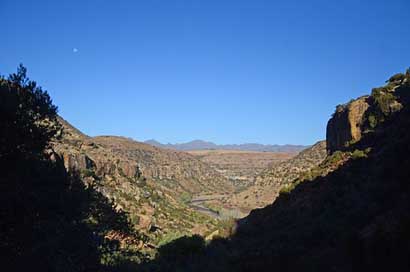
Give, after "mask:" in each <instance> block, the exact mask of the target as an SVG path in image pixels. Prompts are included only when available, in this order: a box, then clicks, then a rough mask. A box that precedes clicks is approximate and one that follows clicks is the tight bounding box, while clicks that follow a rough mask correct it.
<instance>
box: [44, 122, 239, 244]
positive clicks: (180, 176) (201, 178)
mask: <svg viewBox="0 0 410 272" xmlns="http://www.w3.org/2000/svg"><path fill="white" fill-rule="evenodd" d="M58 120H59V122H60V123H61V124H62V130H61V131H60V132H59V138H58V139H57V140H55V141H54V142H53V152H55V153H53V154H55V155H52V157H54V160H57V159H58V158H59V157H61V158H62V161H63V163H64V166H65V167H66V169H67V170H68V171H78V172H80V174H81V176H82V177H83V179H84V181H85V182H86V183H87V184H92V185H93V186H95V187H96V189H97V190H98V191H100V192H101V193H102V194H103V195H104V196H106V197H107V198H108V199H112V200H113V202H114V204H115V208H116V209H117V210H121V211H125V212H126V213H127V214H128V215H129V218H130V220H131V223H132V224H133V226H134V227H135V228H136V229H137V230H138V231H140V232H141V233H143V234H144V235H146V241H144V243H141V244H140V245H139V247H140V250H144V249H145V250H147V251H149V250H150V249H151V248H152V247H156V246H157V245H160V244H161V243H164V241H167V239H172V238H175V237H178V236H179V235H183V234H195V233H197V234H201V235H205V236H206V235H208V234H209V233H212V232H214V231H216V230H218V228H219V222H218V221H217V220H215V219H213V218H211V217H208V216H206V215H204V214H202V213H198V212H196V211H195V210H193V209H192V208H190V207H189V205H188V203H189V201H190V199H191V198H192V195H194V194H196V193H207V194H212V193H216V192H218V193H230V192H232V190H233V186H232V185H231V183H230V182H229V181H228V180H227V179H226V178H224V177H223V176H222V175H221V174H219V173H217V172H216V171H214V170H213V169H212V168H210V167H209V166H208V165H207V164H204V163H203V162H201V161H200V160H198V159H196V158H195V157H194V156H192V155H189V154H186V153H183V152H178V151H173V150H163V149H159V148H156V147H153V146H150V145H147V144H143V143H139V142H135V141H133V140H130V139H127V138H124V137H114V136H100V137H88V136H86V135H84V134H83V133H81V132H80V131H79V130H77V129H76V128H74V127H73V126H71V125H70V124H69V123H68V122H67V121H65V120H63V119H62V118H59V119H58Z"/></svg>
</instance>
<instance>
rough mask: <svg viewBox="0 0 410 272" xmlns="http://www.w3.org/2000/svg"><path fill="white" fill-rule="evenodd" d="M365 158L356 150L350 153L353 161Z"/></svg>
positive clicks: (363, 154)
mask: <svg viewBox="0 0 410 272" xmlns="http://www.w3.org/2000/svg"><path fill="white" fill-rule="evenodd" d="M366 157H367V155H366V153H365V152H364V151H363V150H358V149H356V150H355V151H353V153H352V159H354V160H356V159H360V158H366Z"/></svg>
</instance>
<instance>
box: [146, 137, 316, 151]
mask: <svg viewBox="0 0 410 272" xmlns="http://www.w3.org/2000/svg"><path fill="white" fill-rule="evenodd" d="M145 143H146V144H150V145H153V146H156V147H161V148H168V149H175V150H181V151H189V150H212V149H224V150H243V151H259V152H300V151H302V150H303V149H306V148H307V147H309V146H304V145H264V144H256V143H245V144H227V145H218V144H215V143H212V142H207V141H203V140H194V141H190V142H187V143H181V144H170V143H168V144H162V143H160V142H158V141H156V140H154V139H151V140H147V141H145Z"/></svg>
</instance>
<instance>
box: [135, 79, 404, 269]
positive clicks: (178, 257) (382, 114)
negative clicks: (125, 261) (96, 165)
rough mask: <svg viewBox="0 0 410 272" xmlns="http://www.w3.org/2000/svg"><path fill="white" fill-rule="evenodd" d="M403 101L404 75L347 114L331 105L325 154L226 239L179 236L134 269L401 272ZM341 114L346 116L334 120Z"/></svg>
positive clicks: (402, 246) (347, 107)
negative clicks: (363, 106)
mask: <svg viewBox="0 0 410 272" xmlns="http://www.w3.org/2000/svg"><path fill="white" fill-rule="evenodd" d="M409 97H410V73H409V72H407V74H406V75H396V76H395V77H393V78H392V79H390V81H389V83H388V85H387V86H385V87H383V88H378V89H374V90H373V92H372V95H371V96H369V97H367V98H366V103H368V107H367V109H366V110H365V111H362V112H361V113H354V114H351V112H350V111H349V110H348V109H349V108H351V107H350V106H351V103H349V104H347V105H343V106H342V108H338V111H337V112H336V113H335V115H334V116H333V118H332V120H331V128H329V129H330V130H332V127H339V129H338V130H335V131H332V132H331V133H328V135H329V134H330V135H329V138H328V139H327V141H328V143H329V141H332V142H331V143H330V145H329V146H330V149H329V156H328V157H327V158H326V160H325V161H324V162H323V163H322V164H321V165H320V166H319V167H317V168H315V169H313V170H311V171H310V172H308V173H306V174H305V175H304V176H305V178H304V179H300V180H297V181H295V182H294V184H293V187H294V189H293V190H287V191H283V192H282V193H281V194H280V196H279V197H278V198H277V199H276V201H275V202H274V203H273V204H272V205H270V206H268V207H266V208H263V209H259V210H255V211H253V212H251V214H250V215H249V216H248V217H246V218H244V219H242V220H240V221H239V222H238V227H237V230H236V233H235V234H233V235H232V236H231V238H229V239H217V240H214V241H212V243H210V244H209V245H205V244H204V243H203V241H202V240H201V239H200V238H199V237H194V238H181V239H180V240H177V241H175V242H173V243H171V244H168V245H166V246H165V247H163V248H161V249H160V250H159V254H158V256H157V259H156V260H155V261H154V262H151V263H148V264H146V265H145V266H144V267H142V268H141V269H146V270H148V271H176V270H178V271H409V270H410V258H409V257H410V214H409V209H410V183H409V182H410V159H409V158H410V157H409V154H410V134H409V131H410V109H409V100H410V99H409ZM343 111H347V112H346V116H352V115H353V116H354V118H344V117H343V116H341V118H339V117H340V116H339V113H342V112H343ZM342 115H344V114H342ZM370 116H373V117H370ZM341 122H346V123H345V124H343V123H341ZM352 124H359V125H357V126H356V129H359V130H360V133H358V131H353V133H352V130H351V128H352ZM343 127H344V128H347V129H349V131H350V132H349V131H343ZM338 133H341V135H344V138H342V137H339V136H338V135H339V134H338ZM353 134H354V137H353ZM333 136H336V138H337V137H339V138H338V140H337V141H334V138H332V137H333Z"/></svg>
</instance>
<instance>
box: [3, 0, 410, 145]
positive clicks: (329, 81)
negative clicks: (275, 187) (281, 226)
mask: <svg viewBox="0 0 410 272" xmlns="http://www.w3.org/2000/svg"><path fill="white" fill-rule="evenodd" d="M409 11H410V1H408V0H390V1H379V0H371V1H370V0H361V1H358V0H347V1H328V0H320V1H319V0H316V1H315V0H313V1H269V0H266V1H261V0H252V1H249V0H235V1H233V0H232V1H231V0H206V1H205V0H203V1H198V0H191V1H188V0H186V1H173V0H162V1H159V0H146V1H143V0H141V1H131V0H129V1H125V0H121V1H120V0H117V1H108V0H107V1H97V0H95V1H85V0H81V1H79V0H71V1H51V0H50V1H42V0H36V1H31V0H30V1H29V0H27V1H19V0H2V1H1V2H0V17H1V18H2V20H1V26H2V35H1V37H2V39H1V42H0V73H1V74H3V75H6V74H9V73H10V72H13V71H15V69H16V67H17V65H18V64H19V63H23V64H24V65H25V66H27V68H28V70H29V76H30V77H31V78H32V79H34V80H36V81H37V82H38V83H39V84H40V85H41V86H43V88H45V89H47V90H48V91H49V93H50V94H51V96H52V98H53V101H54V103H55V104H56V105H58V107H59V112H60V114H61V115H62V116H63V117H64V118H65V119H67V120H68V121H69V122H71V123H72V124H73V125H75V126H76V127H78V128H79V129H81V130H82V131H84V132H85V133H87V134H89V135H107V134H109V135H123V136H128V137H132V138H134V139H137V140H146V139H149V138H155V139H157V140H159V141H161V142H173V143H174V142H184V141H188V140H192V139H204V140H210V141H214V142H216V143H220V144H223V143H244V142H259V143H270V144H285V143H293V144H312V143H314V142H315V141H317V140H320V139H324V138H325V129H326V123H327V121H328V119H329V117H330V115H331V114H332V112H333V111H334V108H335V106H336V105H337V104H339V103H343V102H346V101H348V100H350V99H351V98H354V97H357V96H360V95H363V94H367V93H369V92H370V90H371V88H372V87H376V86H379V85H382V84H383V82H384V81H385V80H386V79H387V78H388V77H389V76H390V75H392V74H394V73H396V72H402V71H404V70H405V69H406V68H407V67H409V66H410V19H409V17H408V14H409Z"/></svg>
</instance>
